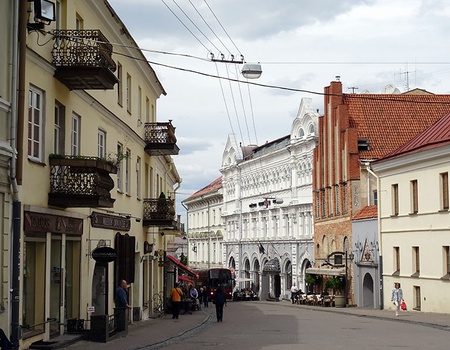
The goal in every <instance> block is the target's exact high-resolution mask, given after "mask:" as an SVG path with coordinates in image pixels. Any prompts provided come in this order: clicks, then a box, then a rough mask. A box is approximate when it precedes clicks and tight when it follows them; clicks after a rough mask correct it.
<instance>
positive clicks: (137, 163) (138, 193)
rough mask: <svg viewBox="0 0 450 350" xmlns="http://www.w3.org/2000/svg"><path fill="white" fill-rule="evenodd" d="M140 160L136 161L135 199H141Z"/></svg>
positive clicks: (138, 158)
mask: <svg viewBox="0 0 450 350" xmlns="http://www.w3.org/2000/svg"><path fill="white" fill-rule="evenodd" d="M141 163H142V162H141V158H140V157H137V159H136V197H137V198H138V199H140V198H141Z"/></svg>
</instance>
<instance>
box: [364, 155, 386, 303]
mask: <svg viewBox="0 0 450 350" xmlns="http://www.w3.org/2000/svg"><path fill="white" fill-rule="evenodd" d="M365 166H366V170H367V172H368V173H369V174H371V175H372V176H373V177H375V179H377V195H378V200H377V223H378V265H379V267H378V270H379V274H380V275H379V282H380V310H383V309H384V289H383V253H382V252H383V250H382V239H381V205H380V203H381V201H380V188H381V183H380V177H379V176H378V175H377V174H375V173H374V172H373V170H372V169H371V168H370V162H366V163H365Z"/></svg>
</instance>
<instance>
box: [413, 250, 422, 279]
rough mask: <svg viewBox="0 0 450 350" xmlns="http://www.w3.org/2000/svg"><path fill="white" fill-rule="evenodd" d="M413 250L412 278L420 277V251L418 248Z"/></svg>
mask: <svg viewBox="0 0 450 350" xmlns="http://www.w3.org/2000/svg"><path fill="white" fill-rule="evenodd" d="M412 248H413V271H414V273H413V275H412V277H418V276H420V250H419V247H412Z"/></svg>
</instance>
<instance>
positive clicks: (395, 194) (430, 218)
mask: <svg viewBox="0 0 450 350" xmlns="http://www.w3.org/2000/svg"><path fill="white" fill-rule="evenodd" d="M372 169H373V170H374V171H375V173H376V174H377V175H378V176H379V184H380V190H379V191H380V201H379V206H380V209H379V212H380V235H381V244H380V248H381V252H382V256H383V283H384V286H385V287H384V291H385V292H384V305H386V306H389V307H390V308H392V305H391V304H392V303H390V298H391V295H390V291H391V289H392V288H393V286H394V282H399V283H400V284H401V287H402V290H403V297H404V299H405V301H406V304H407V305H408V308H409V309H412V310H417V311H424V312H437V313H449V312H450V229H449V225H448V222H449V183H448V174H449V169H450V114H447V115H445V116H444V117H442V118H441V119H440V120H438V121H437V122H436V123H435V124H434V125H432V126H431V127H430V128H428V129H427V130H425V131H424V132H423V133H421V134H419V135H418V136H416V137H415V138H413V139H412V140H410V141H409V142H407V143H405V144H404V145H403V146H402V147H400V148H398V149H397V150H396V151H394V152H392V153H391V154H389V155H388V156H386V157H385V158H383V159H381V160H379V161H377V162H375V163H373V165H372Z"/></svg>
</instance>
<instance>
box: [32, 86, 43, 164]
mask: <svg viewBox="0 0 450 350" xmlns="http://www.w3.org/2000/svg"><path fill="white" fill-rule="evenodd" d="M43 100H44V93H43V92H42V91H41V90H38V89H36V88H30V90H29V91H28V156H29V157H30V158H31V159H34V160H38V161H42V147H43V144H42V143H43V140H44V138H43V132H44V125H43V124H44V101H43Z"/></svg>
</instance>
